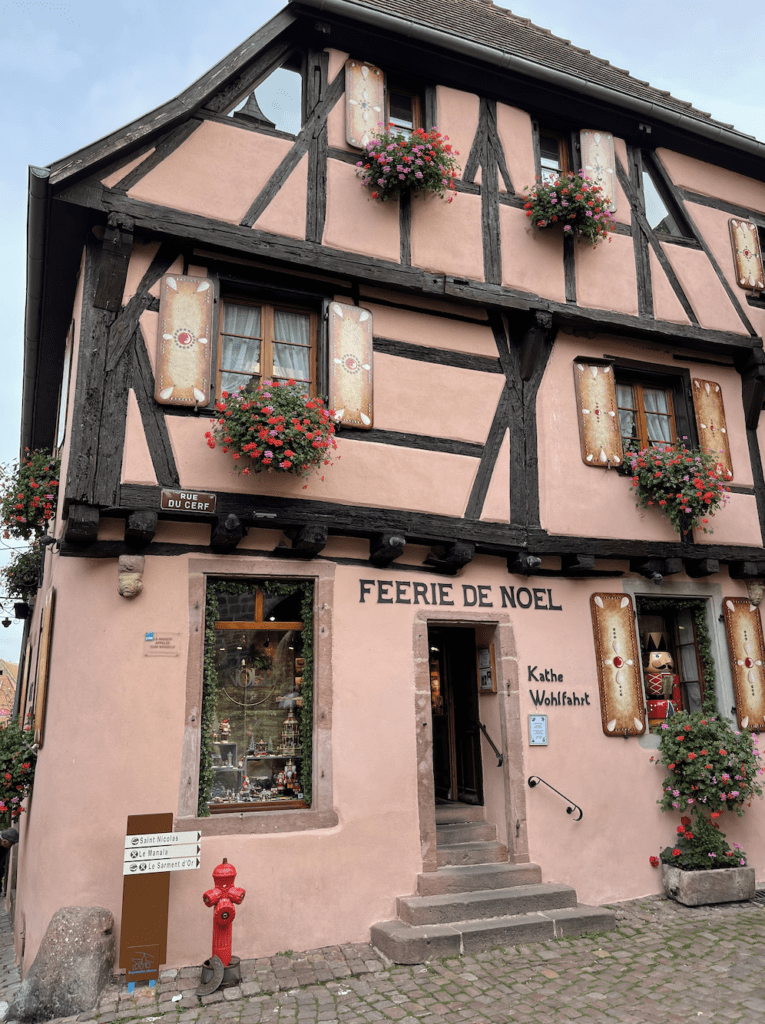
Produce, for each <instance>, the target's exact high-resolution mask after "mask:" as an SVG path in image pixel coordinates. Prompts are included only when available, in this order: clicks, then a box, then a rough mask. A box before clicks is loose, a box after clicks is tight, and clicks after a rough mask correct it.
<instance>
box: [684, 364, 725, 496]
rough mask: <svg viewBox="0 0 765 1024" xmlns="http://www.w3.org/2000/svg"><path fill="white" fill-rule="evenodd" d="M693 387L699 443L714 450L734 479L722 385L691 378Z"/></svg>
mask: <svg viewBox="0 0 765 1024" xmlns="http://www.w3.org/2000/svg"><path fill="white" fill-rule="evenodd" d="M691 387H692V389H693V408H694V410H695V412H696V426H697V427H698V431H699V444H700V445H701V447H702V448H708V449H709V450H710V451H712V452H714V453H715V455H716V457H717V461H718V462H719V463H720V465H721V466H722V467H723V469H724V470H725V472H726V473H727V474H728V479H729V480H732V479H733V463H732V461H731V457H730V444H729V443H728V430H727V427H726V426H725V407H724V405H723V397H722V391H721V390H720V385H719V384H716V383H715V382H714V381H713V380H699V379H698V378H696V377H694V378H693V379H692V380H691Z"/></svg>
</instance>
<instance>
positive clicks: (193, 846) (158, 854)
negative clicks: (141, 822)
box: [125, 843, 202, 864]
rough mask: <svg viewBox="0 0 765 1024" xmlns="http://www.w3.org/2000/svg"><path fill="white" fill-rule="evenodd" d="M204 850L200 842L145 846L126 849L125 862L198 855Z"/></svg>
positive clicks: (173, 858)
mask: <svg viewBox="0 0 765 1024" xmlns="http://www.w3.org/2000/svg"><path fill="white" fill-rule="evenodd" d="M201 852H202V846H201V844H200V843H183V844H182V845H181V846H143V847H135V848H134V849H132V850H125V863H126V864H129V863H131V862H132V861H141V860H177V859H178V858H179V857H198V856H199V855H200V854H201Z"/></svg>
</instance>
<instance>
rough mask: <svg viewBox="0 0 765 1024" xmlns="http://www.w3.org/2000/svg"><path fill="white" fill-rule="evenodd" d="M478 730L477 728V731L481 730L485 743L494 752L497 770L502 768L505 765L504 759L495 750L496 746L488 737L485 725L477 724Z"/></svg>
mask: <svg viewBox="0 0 765 1024" xmlns="http://www.w3.org/2000/svg"><path fill="white" fill-rule="evenodd" d="M478 728H479V729H480V730H481V732H482V733H483V734H484V736H485V737H486V741H487V743H488V744H489V746H490V747H491V749H492V750H493V751H494V754H495V755H496V758H497V768H501V767H502V765H503V764H504V763H505V758H504V755H503V754H501V753H500V752H499V750H498V749H497V745H496V743H495V742H494V740H493V739H492V738H491V736H489V734H488V732H487V731H486V726H485V725H484V724H483V722H479V723H478Z"/></svg>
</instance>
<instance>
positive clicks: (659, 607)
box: [637, 597, 717, 715]
mask: <svg viewBox="0 0 765 1024" xmlns="http://www.w3.org/2000/svg"><path fill="white" fill-rule="evenodd" d="M637 607H638V612H639V613H640V612H642V613H644V614H649V613H650V612H665V611H666V610H667V609H668V608H669V609H671V610H672V611H673V612H683V611H690V612H691V614H692V615H693V625H694V627H695V630H696V642H697V644H698V650H699V656H700V657H701V665H702V668H703V670H704V696H703V698H702V701H701V707H702V710H703V711H704V713H705V714H708V715H712V714H716V713H717V693H716V689H715V682H716V678H717V671H716V669H715V662H714V658H713V657H712V638H711V637H710V635H709V628H708V626H707V602H706V601H703V600H699V599H698V598H678V597H669V598H659V599H655V598H653V599H651V598H644V597H638V598H637Z"/></svg>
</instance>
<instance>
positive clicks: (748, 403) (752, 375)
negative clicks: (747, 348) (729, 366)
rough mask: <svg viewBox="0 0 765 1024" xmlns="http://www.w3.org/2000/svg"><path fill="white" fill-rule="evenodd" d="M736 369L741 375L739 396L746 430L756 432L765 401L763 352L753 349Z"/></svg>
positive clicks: (764, 360) (764, 353) (764, 362)
mask: <svg viewBox="0 0 765 1024" xmlns="http://www.w3.org/2000/svg"><path fill="white" fill-rule="evenodd" d="M737 369H738V371H739V373H740V374H741V395H742V399H743V403H744V417H745V419H746V426H747V429H748V430H756V429H757V427H758V425H759V422H760V412H761V410H762V403H763V401H765V352H763V351H762V349H754V350H753V351H752V352H749V353H748V357H747V358H746V360H743V361H741V362H740V363H739V364H738V366H737Z"/></svg>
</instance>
